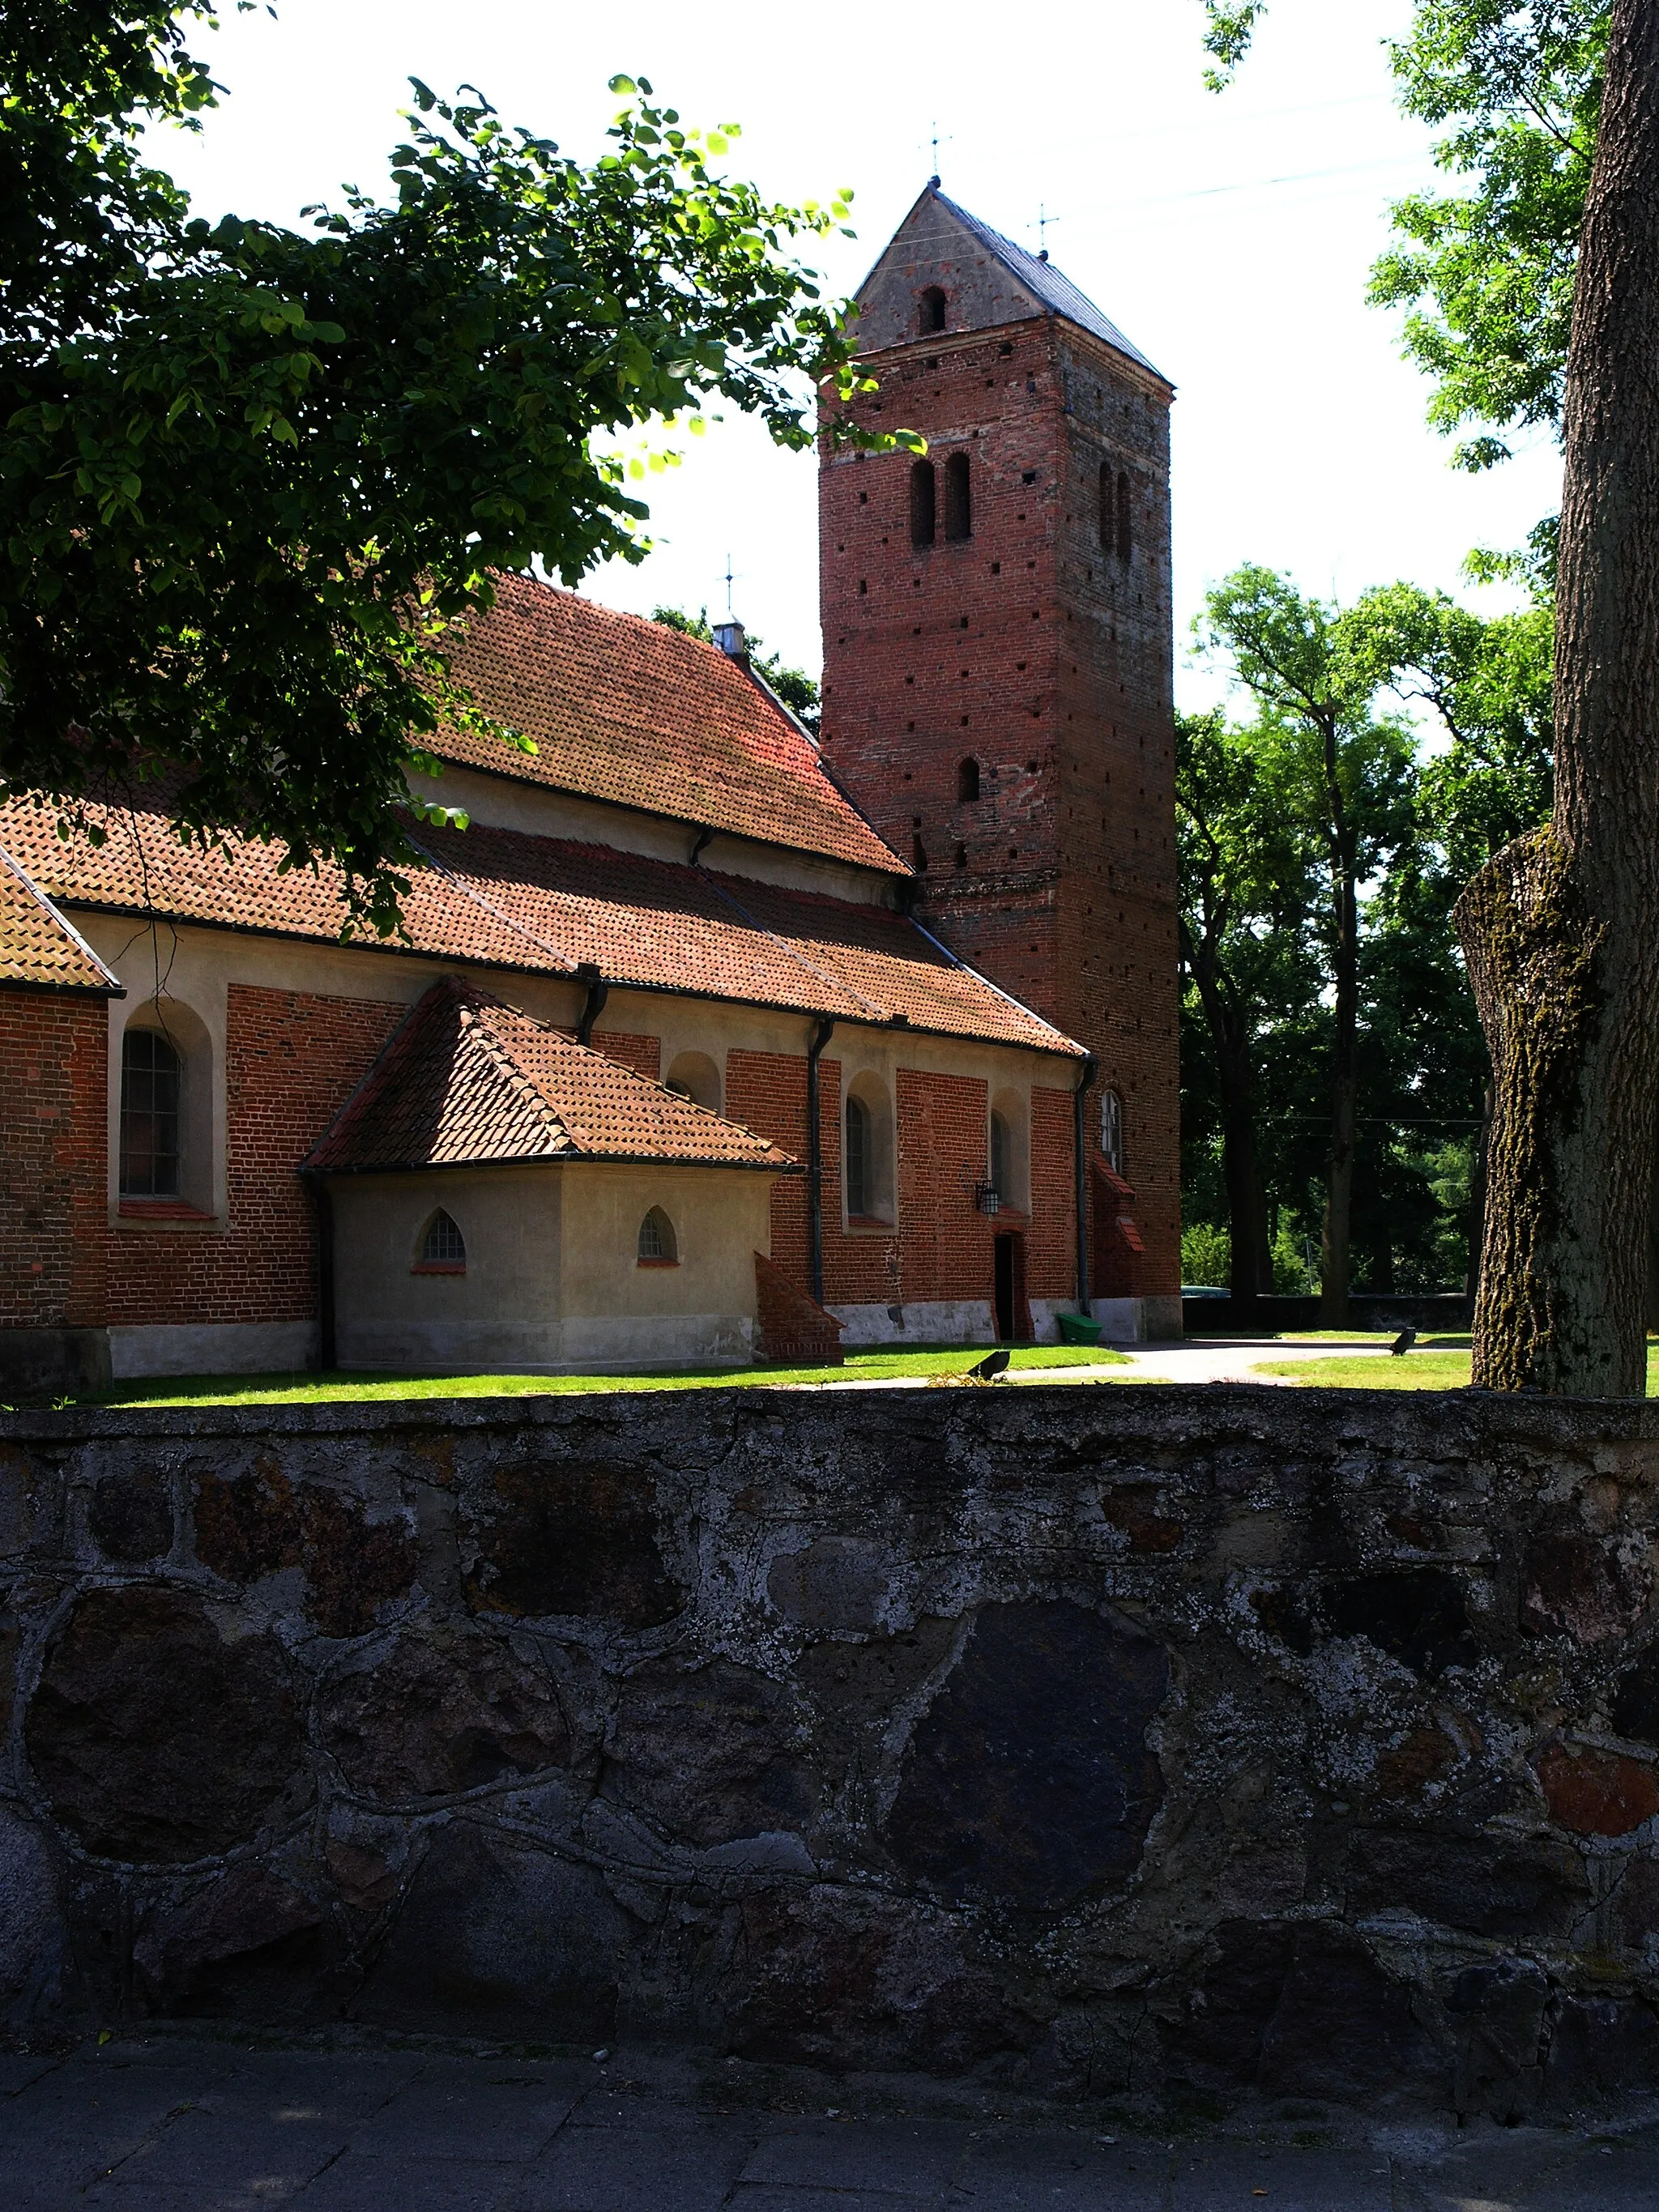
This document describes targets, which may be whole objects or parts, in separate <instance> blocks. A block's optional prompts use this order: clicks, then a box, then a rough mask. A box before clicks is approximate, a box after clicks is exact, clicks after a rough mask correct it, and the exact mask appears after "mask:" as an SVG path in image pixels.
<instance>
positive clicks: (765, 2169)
mask: <svg viewBox="0 0 1659 2212" xmlns="http://www.w3.org/2000/svg"><path fill="white" fill-rule="evenodd" d="M967 2148H968V2130H967V2129H966V2127H964V2126H959V2125H957V2124H955V2123H953V2122H951V2121H944V2120H852V2119H847V2120H831V2119H822V2120H803V2121H798V2122H796V2123H793V2124H791V2125H789V2126H787V2127H781V2128H780V2129H778V2130H777V2131H776V2133H775V2134H772V2135H769V2136H766V2137H765V2139H764V2140H763V2142H760V2143H758V2144H757V2146H756V2148H755V2151H754V2153H753V2154H752V2156H751V2157H750V2160H749V2162H748V2164H747V2165H746V2166H744V2169H743V2179H744V2183H745V2184H747V2185H754V2186H758V2185H762V2184H764V2185H768V2186H769V2187H773V2188H785V2189H792V2188H794V2189H799V2188H817V2189H825V2188H828V2189H840V2190H848V2191H859V2190H867V2191H875V2192H877V2193H879V2192H881V2191H889V2192H892V2193H896V2194H898V2195H901V2196H902V2195H907V2194H908V2195H910V2196H915V2197H926V2196H928V2195H930V2194H931V2195H933V2196H937V2195H939V2193H940V2192H941V2191H944V2190H945V2188H947V2187H948V2186H949V2185H950V2184H951V2181H952V2180H953V2179H955V2177H956V2174H957V2169H958V2167H959V2166H961V2164H962V2160H963V2153H964V2152H965V2151H966V2150H967ZM733 2201H734V2203H737V2202H740V2201H742V2200H741V2199H734V2200H733Z"/></svg>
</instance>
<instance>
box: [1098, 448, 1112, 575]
mask: <svg viewBox="0 0 1659 2212" xmlns="http://www.w3.org/2000/svg"><path fill="white" fill-rule="evenodd" d="M1114 498H1115V487H1114V485H1113V483H1112V471H1111V468H1110V466H1109V464H1108V463H1107V462H1105V461H1103V462H1102V463H1101V465H1100V509H1099V513H1098V515H1097V521H1098V523H1099V526H1100V550H1101V551H1102V552H1103V553H1109V552H1110V551H1111V550H1112V547H1113V545H1114V544H1115V543H1116V534H1115V528H1114V515H1115V508H1114V507H1113V503H1112V502H1113V500H1114Z"/></svg>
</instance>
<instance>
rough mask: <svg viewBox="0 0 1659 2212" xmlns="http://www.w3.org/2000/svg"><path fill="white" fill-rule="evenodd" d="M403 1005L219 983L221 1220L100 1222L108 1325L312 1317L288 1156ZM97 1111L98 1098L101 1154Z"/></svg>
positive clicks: (301, 1205)
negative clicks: (188, 1224) (108, 1225)
mask: <svg viewBox="0 0 1659 2212" xmlns="http://www.w3.org/2000/svg"><path fill="white" fill-rule="evenodd" d="M405 1012H407V1009H406V1008H405V1007H404V1006H396V1005H389V1004H386V1003H385V1002H383V1001H380V1000H372V999H334V998H323V997H319V996H318V995H316V994H313V993H309V992H302V991H272V990H264V989H258V988H255V987H252V986H251V985H246V984H235V983H234V984H232V985H231V987H230V992H229V1000H228V1008H227V1018H226V1068H225V1103H226V1120H227V1124H228V1211H227V1217H226V1219H225V1220H224V1222H223V1223H222V1225H220V1227H219V1228H217V1229H207V1228H204V1229H197V1228H193V1227H192V1228H187V1229H174V1228H172V1227H170V1226H163V1225H160V1224H155V1223H149V1222H131V1221H124V1222H122V1223H121V1225H119V1227H118V1229H116V1230H115V1231H112V1232H110V1234H109V1244H110V1258H109V1313H108V1318H109V1320H110V1321H111V1322H122V1323H129V1324H133V1325H137V1326H142V1325H144V1324H155V1323H162V1322H173V1323H182V1322H283V1321H306V1320H309V1319H310V1318H311V1316H313V1314H314V1313H315V1311H316V1305H317V1290H316V1240H315V1231H314V1225H313V1213H312V1206H311V1201H310V1200H309V1199H308V1198H307V1195H306V1192H305V1188H304V1186H303V1185H302V1184H301V1181H300V1176H299V1168H300V1164H301V1161H302V1160H303V1159H304V1158H305V1157H306V1155H307V1152H310V1150H311V1148H312V1146H313V1145H314V1144H315V1143H316V1142H317V1140H318V1139H319V1137H320V1136H321V1135H322V1133H323V1132H324V1130H325V1129H326V1128H327V1127H328V1125H329V1123H330V1122H331V1121H332V1120H333V1119H334V1116H335V1115H336V1114H337V1113H338V1112H339V1110H340V1108H341V1107H342V1106H343V1104H344V1103H345V1101H346V1100H347V1099H348V1098H349V1097H350V1095H351V1093H352V1091H354V1090H355V1089H356V1086H357V1085H358V1084H359V1083H360V1082H361V1081H362V1079H363V1077H364V1076H365V1075H366V1074H367V1073H368V1070H369V1067H370V1066H371V1065H372V1064H373V1062H374V1056H375V1054H377V1053H378V1052H379V1051H380V1047H381V1046H382V1045H383V1044H384V1043H385V1042H386V1038H387V1037H388V1036H390V1035H391V1033H392V1030H394V1029H395V1028H396V1027H397V1026H398V1024H399V1023H400V1022H401V1021H402V1020H403V1018H404V1014H405ZM105 1121H106V1116H105V1111H104V1107H103V1102H102V1100H101V1099H100V1102H99V1105H98V1111H97V1116H96V1121H95V1123H94V1127H96V1129H97V1131H98V1135H99V1140H100V1141H99V1150H100V1154H101V1152H102V1149H103V1144H104V1141H105V1139H104V1130H105Z"/></svg>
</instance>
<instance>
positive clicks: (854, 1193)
mask: <svg viewBox="0 0 1659 2212" xmlns="http://www.w3.org/2000/svg"><path fill="white" fill-rule="evenodd" d="M871 1167H872V1159H871V1144H870V1109H869V1108H868V1107H867V1106H866V1104H865V1103H864V1101H863V1099H861V1098H849V1099H848V1102H847V1211H848V1212H849V1213H859V1214H868V1213H870V1212H872V1210H873V1194H872V1187H871V1175H870V1170H871Z"/></svg>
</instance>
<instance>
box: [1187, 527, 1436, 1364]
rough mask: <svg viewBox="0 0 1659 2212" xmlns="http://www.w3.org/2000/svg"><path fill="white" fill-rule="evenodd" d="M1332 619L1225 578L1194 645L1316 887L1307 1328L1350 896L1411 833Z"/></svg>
mask: <svg viewBox="0 0 1659 2212" xmlns="http://www.w3.org/2000/svg"><path fill="white" fill-rule="evenodd" d="M1349 633H1350V624H1349V623H1348V622H1346V620H1345V619H1344V617H1342V616H1341V614H1340V612H1339V611H1337V610H1336V609H1334V608H1331V607H1328V606H1325V605H1322V604H1321V603H1320V602H1319V601H1318V600H1316V599H1304V598H1303V597H1302V596H1301V595H1300V594H1299V593H1298V592H1297V591H1296V590H1295V589H1294V587H1293V586H1291V584H1290V583H1289V582H1288V581H1287V580H1286V579H1285V578H1284V577H1282V576H1279V575H1275V574H1273V571H1272V570H1271V569H1267V568H1253V567H1246V568H1240V569H1237V570H1236V571H1235V573H1234V574H1232V575H1231V576H1229V577H1227V578H1226V579H1225V580H1224V581H1223V582H1222V583H1220V584H1219V585H1218V586H1215V588H1214V589H1213V590H1212V591H1211V592H1209V593H1208V594H1207V597H1206V603H1205V611H1204V613H1203V615H1202V616H1201V617H1200V620H1199V623H1198V635H1199V637H1200V642H1201V644H1202V645H1203V647H1205V649H1206V651H1207V652H1209V653H1212V654H1213V655H1216V656H1218V657H1221V658H1225V659H1226V660H1227V661H1228V662H1230V663H1231V667H1232V670H1233V672H1234V673H1235V675H1236V676H1237V679H1238V681H1239V682H1240V683H1242V684H1244V685H1245V686H1246V688H1247V689H1248V690H1249V691H1251V692H1252V693H1253V694H1254V695H1255V701H1256V703H1257V705H1258V707H1259V708H1260V709H1261V721H1260V724H1259V726H1258V731H1257V733H1256V739H1255V744H1256V750H1257V752H1258V756H1259V757H1260V759H1261V763H1262V766H1263V772H1264V775H1265V776H1266V777H1267V781H1268V782H1269V785H1270V787H1271V793H1272V800H1273V805H1275V806H1276V807H1277V808H1278V810H1279V813H1280V816H1281V818H1282V820H1283V821H1284V823H1285V824H1286V825H1287V826H1293V827H1294V828H1295V829H1298V830H1299V831H1300V832H1301V834H1302V836H1304V838H1305V839H1306V840H1307V841H1308V843H1309V846H1310V848H1311V852H1310V858H1312V859H1313V860H1315V861H1316V866H1317V869H1318V873H1319V877H1320V880H1321V883H1322V900H1321V902H1320V907H1319V909H1318V912H1317V915H1316V927H1317V929H1318V931H1319V933H1320V936H1321V938H1322V944H1323V951H1324V957H1325V963H1326V972H1327V975H1328V979H1329V987H1330V991H1331V998H1332V1025H1333V1034H1332V1043H1331V1079H1330V1093H1329V1097H1330V1125H1329V1138H1328V1146H1327V1151H1326V1161H1325V1218H1324V1225H1323V1230H1322V1238H1321V1256H1320V1283H1321V1292H1320V1321H1321V1323H1322V1325H1324V1326H1327V1327H1332V1328H1341V1327H1343V1326H1345V1325H1346V1321H1347V1310H1348V1291H1349V1280H1350V1271H1351V1249H1350V1244H1351V1230H1352V1211H1353V1178H1354V1162H1355V1154H1356V1148H1357V1140H1358V1113H1359V1072H1360V1070H1359V993H1360V952H1361V942H1360V940H1361V911H1360V908H1361V886H1362V885H1363V884H1364V883H1366V882H1367V881H1368V879H1370V878H1372V877H1374V876H1376V875H1378V874H1379V873H1381V872H1383V870H1384V869H1386V868H1387V867H1388V866H1389V865H1390V864H1391V863H1392V862H1393V861H1394V860H1395V858H1396V857H1397V856H1398V854H1400V853H1401V851H1402V850H1403V849H1404V848H1406V847H1407V845H1408V844H1409V843H1410V842H1411V840H1412V838H1413V836H1414V834H1415V819H1414V814H1413V792H1412V785H1413V750H1414V748H1413V743H1412V739H1411V738H1410V736H1409V734H1408V732H1407V731H1406V730H1404V729H1403V728H1402V727H1401V726H1400V724H1399V723H1398V722H1396V721H1393V720H1388V719H1386V718H1383V717H1380V716H1378V715H1377V714H1376V712H1375V707H1374V702H1375V699H1376V691H1377V689H1378V684H1377V680H1376V672H1375V670H1374V668H1373V666H1372V665H1370V663H1369V662H1368V661H1367V660H1366V659H1364V657H1363V656H1357V655H1356V654H1355V653H1354V652H1353V651H1352V641H1351V638H1350V634H1349Z"/></svg>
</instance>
